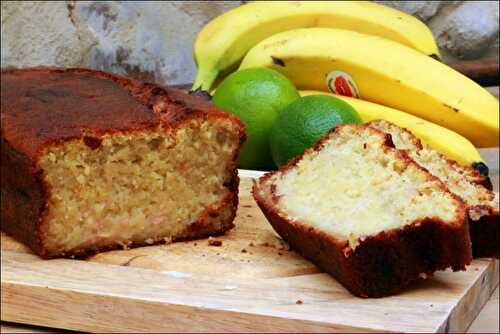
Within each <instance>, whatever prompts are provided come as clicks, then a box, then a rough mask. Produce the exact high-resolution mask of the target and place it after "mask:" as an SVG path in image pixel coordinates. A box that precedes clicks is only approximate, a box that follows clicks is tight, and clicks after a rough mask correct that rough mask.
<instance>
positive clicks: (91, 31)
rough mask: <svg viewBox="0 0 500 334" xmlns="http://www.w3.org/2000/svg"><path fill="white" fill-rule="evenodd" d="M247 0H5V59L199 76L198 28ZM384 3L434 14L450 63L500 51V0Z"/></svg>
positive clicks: (153, 75) (170, 77)
mask: <svg viewBox="0 0 500 334" xmlns="http://www.w3.org/2000/svg"><path fill="white" fill-rule="evenodd" d="M243 2H246V1H231V2H230V1H189V2H188V1H179V2H174V1H171V2H140V1H134V2H125V1H105V2H104V1H2V2H1V66H2V67H5V66H16V67H24V66H35V65H58V66H84V67H90V68H96V69H103V70H108V71H112V72H114V73H117V74H125V75H130V76H132V77H135V78H138V79H143V80H148V81H155V82H158V83H170V84H176V83H188V82H192V81H193V79H194V76H195V72H196V67H195V64H194V60H193V57H192V43H193V41H194V38H195V36H196V34H197V32H198V31H199V30H200V29H201V28H202V27H203V25H204V24H206V23H207V22H208V21H209V20H210V19H212V18H213V17H215V16H217V15H219V14H221V13H223V12H225V11H227V10H229V9H231V8H234V7H237V6H239V5H240V4H241V3H243ZM377 2H379V3H383V4H386V5H389V6H392V7H395V8H398V9H400V10H403V11H405V12H407V13H410V14H412V15H416V16H417V17H419V18H421V19H422V20H424V21H427V22H428V24H429V26H430V28H431V29H432V30H433V32H434V34H435V36H436V37H437V41H438V45H439V46H440V48H441V51H442V54H443V56H444V60H445V61H447V62H453V61H456V60H457V59H459V58H468V59H469V58H477V57H498V2H497V1H479V2H472V1H377Z"/></svg>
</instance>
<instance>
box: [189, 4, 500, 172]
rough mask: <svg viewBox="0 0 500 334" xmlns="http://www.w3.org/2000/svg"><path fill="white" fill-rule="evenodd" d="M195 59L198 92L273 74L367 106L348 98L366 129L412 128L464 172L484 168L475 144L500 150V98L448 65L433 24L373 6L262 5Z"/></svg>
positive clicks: (205, 35)
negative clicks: (260, 72)
mask: <svg viewBox="0 0 500 334" xmlns="http://www.w3.org/2000/svg"><path fill="white" fill-rule="evenodd" d="M194 56H195V60H196V63H197V66H198V73H197V77H196V80H195V83H194V85H193V89H200V88H201V89H203V90H207V91H210V90H211V89H213V88H215V87H214V86H215V84H216V82H217V80H218V79H219V80H220V78H223V77H224V76H225V75H227V74H228V73H230V72H231V71H234V70H237V69H244V68H249V67H267V68H272V69H275V70H277V71H280V72H281V73H283V74H284V75H286V76H287V77H288V78H289V79H290V80H292V81H293V82H294V83H295V85H296V86H297V88H298V89H300V90H304V92H303V94H304V95H307V94H312V93H319V92H323V94H324V93H328V92H330V93H335V94H337V95H344V96H350V97H354V98H357V99H353V98H344V97H341V98H343V99H347V100H348V102H349V103H350V104H351V105H353V106H354V107H355V108H356V109H357V111H358V112H359V114H360V115H361V117H362V119H363V120H364V121H370V120H372V119H375V118H382V119H386V120H388V121H391V122H393V123H395V124H397V125H399V126H402V127H406V128H408V129H409V130H410V131H412V132H414V133H415V134H416V135H418V136H419V137H420V138H421V139H422V140H423V141H424V142H426V143H427V144H428V145H430V146H431V147H434V148H435V149H437V150H439V151H441V152H442V153H443V154H445V155H447V156H449V157H450V158H452V159H455V160H457V161H458V162H460V163H462V164H468V165H470V164H474V163H477V162H479V161H481V157H480V156H479V153H478V152H477V150H476V148H475V146H476V147H491V146H498V134H499V132H498V128H499V119H498V118H499V108H498V101H497V99H495V98H494V97H493V96H492V95H491V94H490V93H489V92H488V91H486V90H485V89H484V88H482V87H481V86H479V85H477V84H476V83H475V82H473V81H472V80H470V79H469V78H467V77H465V76H463V75H462V74H460V73H458V72H456V71H455V70H453V69H452V68H450V67H448V66H447V65H445V64H443V63H441V62H440V61H439V51H438V49H437V46H436V43H435V40H434V38H433V36H432V32H431V31H430V30H429V29H428V28H427V26H426V25H425V24H423V23H422V22H421V21H419V20H418V19H416V18H414V17H413V16H410V15H407V14H405V13H403V12H400V11H398V10H395V9H392V8H389V7H385V6H383V5H379V4H376V3H373V2H368V1H328V2H326V1H287V2H281V1H258V2H252V3H249V4H246V5H243V6H241V7H238V8H236V9H233V10H231V11H229V12H226V13H224V14H223V15H221V16H219V17H217V18H215V19H214V20H212V21H211V22H209V23H208V24H207V25H206V26H205V27H204V28H203V29H202V31H201V32H200V33H199V35H198V37H197V39H196V41H195V44H194ZM238 66H239V67H238ZM311 91H313V92H311Z"/></svg>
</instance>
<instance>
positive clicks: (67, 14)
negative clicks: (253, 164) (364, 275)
mask: <svg viewBox="0 0 500 334" xmlns="http://www.w3.org/2000/svg"><path fill="white" fill-rule="evenodd" d="M240 4H241V2H239V1H211V2H205V1H192V2H138V1H135V2H121V1H107V2H100V1H65V2H63V1H41V2H35V1H26V2H19V1H2V7H1V9H2V15H1V22H2V31H1V32H2V34H1V36H2V40H1V42H2V49H1V65H2V67H5V66H16V67H24V66H35V65H59V66H84V67H90V68H95V69H103V70H108V71H111V72H114V73H117V74H124V75H130V76H132V77H135V78H138V79H142V80H148V81H155V82H159V83H170V84H176V83H188V82H192V81H193V79H194V76H195V71H196V67H195V63H194V60H193V56H192V43H193V41H194V38H195V36H196V34H197V33H198V31H199V30H200V29H201V28H202V27H203V25H205V24H206V23H207V22H208V21H209V20H210V19H212V18H213V17H215V16H217V15H219V14H221V13H223V12H225V11H227V10H229V9H231V8H234V7H237V6H239V5H240Z"/></svg>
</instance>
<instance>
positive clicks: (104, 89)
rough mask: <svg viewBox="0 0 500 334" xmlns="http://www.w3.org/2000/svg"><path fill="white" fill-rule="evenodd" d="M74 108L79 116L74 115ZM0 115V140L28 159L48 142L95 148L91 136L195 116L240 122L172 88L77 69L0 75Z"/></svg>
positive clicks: (23, 71) (8, 72)
mask: <svg viewBox="0 0 500 334" xmlns="http://www.w3.org/2000/svg"><path fill="white" fill-rule="evenodd" d="M13 100H15V101H16V104H12V103H10V101H13ZM54 105H57V108H54V107H53V106H54ZM47 108H50V109H51V110H50V113H48V112H47ZM75 108H78V109H79V110H81V111H82V112H79V113H74V112H73V111H74V110H75ZM1 110H2V116H1V117H2V119H1V120H2V132H3V133H2V138H8V140H9V142H11V143H12V142H15V146H16V148H17V149H18V150H20V151H22V152H23V153H25V154H26V155H28V156H29V157H35V156H37V155H38V154H39V149H40V148H41V147H42V146H44V145H45V144H47V143H50V142H54V141H55V142H57V141H59V140H67V139H71V138H81V137H82V136H86V137H88V138H86V143H88V145H89V146H92V145H99V140H98V139H97V138H94V137H92V135H93V134H95V135H99V134H100V133H110V132H118V131H121V130H127V131H128V132H129V131H133V130H134V129H141V130H143V129H145V128H148V127H154V126H156V125H157V123H158V121H159V119H161V120H162V122H164V123H173V122H175V121H177V120H179V119H182V118H184V117H186V116H187V115H189V114H192V113H195V112H210V113H217V114H220V116H224V117H230V118H233V119H234V120H235V121H237V122H240V121H239V120H237V118H236V117H234V116H232V115H230V114H227V113H225V112H222V111H220V110H219V109H216V108H215V107H213V106H211V105H210V104H209V103H206V102H205V101H204V100H203V99H200V98H198V97H194V96H189V95H187V94H185V93H183V92H181V91H178V90H176V89H173V88H168V87H159V86H157V85H154V84H149V83H143V82H137V81H132V80H129V79H126V78H124V77H119V76H114V75H111V74H108V73H105V72H101V71H94V70H88V69H81V68H69V69H61V68H51V67H38V68H29V69H16V70H12V69H9V70H2V85H1ZM124 110H126V111H127V112H124ZM240 123H241V122H240ZM242 127H243V125H242ZM26 138H29V140H26Z"/></svg>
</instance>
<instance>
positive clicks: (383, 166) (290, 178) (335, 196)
mask: <svg viewBox="0 0 500 334" xmlns="http://www.w3.org/2000/svg"><path fill="white" fill-rule="evenodd" d="M253 195H254V197H255V199H256V201H257V203H258V205H259V206H260V208H261V209H262V211H263V212H264V214H265V216H266V217H267V219H268V220H269V222H270V223H271V225H272V226H273V228H274V229H275V231H276V232H277V233H278V234H279V235H280V236H281V237H282V238H283V239H285V240H286V241H288V242H289V243H290V245H291V246H292V247H293V248H294V249H295V250H297V251H298V252H299V253H301V254H302V255H304V256H305V257H306V258H308V259H310V260H311V261H313V262H314V263H315V264H316V265H318V266H319V267H320V268H322V269H323V270H325V271H326V272H328V273H330V274H332V275H333V276H334V277H335V278H337V280H338V281H339V282H340V283H342V284H343V285H344V286H345V287H346V288H347V289H348V290H349V291H351V293H353V294H355V295H357V296H361V297H382V296H387V295H390V294H393V293H396V292H398V291H401V290H402V289H404V288H405V287H406V286H407V285H408V284H409V283H410V282H411V281H414V280H415V279H417V278H418V277H420V276H423V275H430V274H432V273H433V272H434V271H436V270H440V269H445V268H448V267H451V268H452V269H453V270H464V269H465V266H466V265H467V264H469V263H470V261H471V246H470V239H469V233H468V225H467V219H466V210H465V205H464V204H463V202H462V201H461V200H460V198H458V197H457V196H456V195H454V194H452V193H450V192H449V191H448V189H447V188H446V186H445V185H444V184H443V183H442V182H441V181H439V180H438V179H437V178H436V177H434V176H432V175H431V174H430V173H428V172H427V171H426V170H425V169H423V168H422V167H420V166H419V165H418V164H416V163H415V162H414V161H412V160H411V159H410V158H409V157H408V156H407V155H406V154H405V153H404V152H403V151H399V150H397V149H395V148H393V145H392V142H391V139H390V136H389V135H387V134H384V133H382V132H380V131H378V130H375V129H373V128H371V127H369V126H365V125H342V126H337V127H336V128H335V129H333V130H332V131H330V132H329V133H328V134H326V135H325V136H324V137H323V138H322V139H321V140H320V141H319V142H318V143H317V144H316V145H315V146H314V147H313V148H310V149H308V150H306V151H305V152H304V153H303V154H302V155H301V156H299V157H297V158H295V159H293V160H292V161H290V162H289V163H288V164H287V165H286V166H283V167H282V168H280V169H279V170H278V171H274V172H271V173H268V174H266V175H264V176H263V177H261V178H260V179H259V180H258V182H256V183H255V184H254V187H253Z"/></svg>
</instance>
